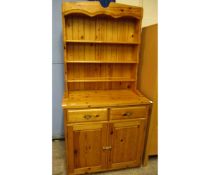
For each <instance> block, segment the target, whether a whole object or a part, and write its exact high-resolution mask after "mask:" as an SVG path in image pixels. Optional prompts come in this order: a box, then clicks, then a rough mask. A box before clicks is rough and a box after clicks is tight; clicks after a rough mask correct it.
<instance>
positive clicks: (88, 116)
mask: <svg viewBox="0 0 210 175" xmlns="http://www.w3.org/2000/svg"><path fill="white" fill-rule="evenodd" d="M91 117H92V116H91V115H84V118H85V119H87V120H89V119H90V118H91Z"/></svg>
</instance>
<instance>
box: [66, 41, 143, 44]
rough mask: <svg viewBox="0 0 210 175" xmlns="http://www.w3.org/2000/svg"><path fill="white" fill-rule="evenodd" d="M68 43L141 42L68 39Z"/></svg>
mask: <svg viewBox="0 0 210 175" xmlns="http://www.w3.org/2000/svg"><path fill="white" fill-rule="evenodd" d="M66 42H67V43H98V44H135V45H136V44H137V45H138V44H139V42H124V41H96V40H66Z"/></svg>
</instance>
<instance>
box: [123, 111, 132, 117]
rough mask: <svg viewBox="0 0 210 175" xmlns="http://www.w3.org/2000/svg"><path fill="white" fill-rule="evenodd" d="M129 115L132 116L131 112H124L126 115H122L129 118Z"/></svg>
mask: <svg viewBox="0 0 210 175" xmlns="http://www.w3.org/2000/svg"><path fill="white" fill-rule="evenodd" d="M131 115H132V113H131V112H126V113H124V114H123V116H125V117H129V116H131Z"/></svg>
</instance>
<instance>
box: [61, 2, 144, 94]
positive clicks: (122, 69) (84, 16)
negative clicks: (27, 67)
mask: <svg viewBox="0 0 210 175" xmlns="http://www.w3.org/2000/svg"><path fill="white" fill-rule="evenodd" d="M77 4H78V9H79V11H78V9H77V8H76V6H77ZM79 4H81V3H76V4H75V5H74V7H71V8H75V9H71V10H69V11H68V10H66V11H65V8H66V9H69V8H70V7H67V6H68V3H67V4H66V6H65V4H64V7H63V29H64V30H63V37H64V63H65V64H64V68H65V88H66V91H68V92H69V91H73V90H108V89H136V81H137V68H138V66H137V64H138V62H139V60H138V57H139V44H140V32H141V31H140V30H141V15H142V11H139V9H135V8H127V6H125V7H124V8H123V9H120V8H118V7H117V6H115V4H114V3H111V4H110V7H109V8H107V9H105V8H100V7H99V6H98V4H97V3H95V2H94V3H92V4H93V6H94V4H97V5H96V6H97V8H96V9H93V7H92V8H91V9H90V8H89V7H88V6H87V7H85V6H84V5H81V6H80V5H79ZM81 8H84V9H81ZM97 9H98V11H97Z"/></svg>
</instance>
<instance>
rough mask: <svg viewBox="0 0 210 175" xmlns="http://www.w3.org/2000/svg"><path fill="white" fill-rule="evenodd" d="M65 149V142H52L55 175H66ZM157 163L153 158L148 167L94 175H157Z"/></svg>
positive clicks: (155, 158)
mask: <svg viewBox="0 0 210 175" xmlns="http://www.w3.org/2000/svg"><path fill="white" fill-rule="evenodd" d="M64 149H65V142H64V141H60V140H55V141H53V142H52V150H53V169H52V170H53V175H66V168H65V152H64ZM157 162H158V160H157V157H151V158H150V159H149V161H148V165H147V166H146V167H141V168H130V169H125V170H117V171H109V172H106V173H95V174H94V175H157Z"/></svg>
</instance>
